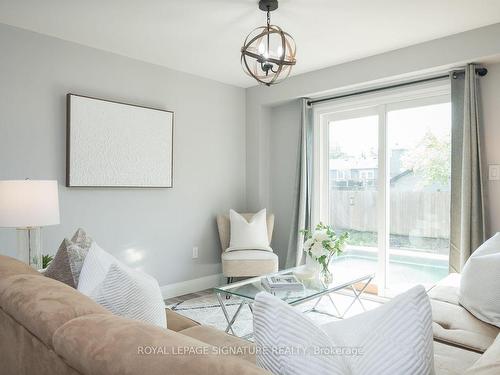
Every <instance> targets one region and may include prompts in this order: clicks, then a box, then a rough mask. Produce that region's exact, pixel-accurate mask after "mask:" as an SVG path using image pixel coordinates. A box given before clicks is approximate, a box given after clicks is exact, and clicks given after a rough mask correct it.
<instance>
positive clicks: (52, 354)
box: [0, 256, 500, 375]
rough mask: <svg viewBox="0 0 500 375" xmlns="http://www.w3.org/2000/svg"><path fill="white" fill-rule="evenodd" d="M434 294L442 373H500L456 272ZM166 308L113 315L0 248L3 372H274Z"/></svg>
mask: <svg viewBox="0 0 500 375" xmlns="http://www.w3.org/2000/svg"><path fill="white" fill-rule="evenodd" d="M455 282H456V280H455ZM430 295H431V298H432V304H433V310H434V314H435V315H436V318H435V320H436V322H435V323H434V325H435V327H434V328H435V330H434V332H435V335H436V340H439V341H436V342H435V367H436V373H437V374H461V373H464V372H465V371H466V370H467V369H469V368H470V369H469V370H468V372H467V373H469V374H491V375H493V374H500V363H499V361H500V339H499V338H498V337H496V336H498V331H499V330H498V328H496V327H492V326H490V325H487V324H485V323H482V322H479V321H477V319H475V318H474V317H472V316H471V315H470V314H469V313H468V312H466V311H465V310H463V309H462V308H461V307H460V306H459V305H458V302H457V299H456V285H455V286H453V283H451V285H450V280H447V281H446V282H445V283H443V284H440V285H438V286H436V287H435V288H433V289H432V290H431V291H430ZM166 316H167V326H168V329H162V328H159V327H156V326H152V325H148V324H144V323H141V322H138V321H134V320H130V319H125V318H120V317H117V316H114V315H112V314H111V313H109V312H108V311H106V310H104V309H103V308H102V307H101V306H99V305H98V304H96V303H95V302H94V301H92V300H91V299H89V298H88V297H86V296H84V295H83V294H81V293H79V292H78V291H76V290H75V289H73V288H71V287H69V286H67V285H65V284H62V283H60V282H58V281H55V280H52V279H49V278H47V277H44V276H42V275H40V274H39V273H38V272H36V271H34V270H33V269H31V268H30V267H28V266H27V265H25V264H24V263H21V262H19V261H17V260H15V259H13V258H9V257H5V256H0V348H1V350H0V373H1V374H8V375H10V374H26V375H28V374H37V375H49V374H50V375H59V374H86V375H115V374H116V375H118V374H120V375H126V374H136V375H157V374H158V375H159V374H211V375H215V374H238V375H247V374H248V375H253V374H255V375H257V374H269V373H268V372H267V371H265V370H263V369H261V368H259V367H257V366H256V365H255V357H254V353H253V350H251V349H252V348H253V344H252V343H250V342H248V341H245V340H242V339H238V338H236V337H233V336H230V335H227V334H225V333H224V332H221V331H218V330H215V329H213V328H210V327H206V326H201V325H199V324H198V323H196V322H194V321H192V320H190V319H187V318H185V317H183V316H181V315H179V314H177V313H175V312H173V311H170V310H168V309H167V311H166ZM495 337H496V339H495ZM221 348H225V349H227V348H233V349H237V350H235V351H234V352H233V353H227V352H225V351H224V352H222V351H221ZM193 350H194V352H193ZM483 352H484V354H482V353H483Z"/></svg>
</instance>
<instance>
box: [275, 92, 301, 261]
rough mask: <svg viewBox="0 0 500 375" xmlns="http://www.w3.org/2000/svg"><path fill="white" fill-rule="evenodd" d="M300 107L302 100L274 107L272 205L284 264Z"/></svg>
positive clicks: (298, 133)
mask: <svg viewBox="0 0 500 375" xmlns="http://www.w3.org/2000/svg"><path fill="white" fill-rule="evenodd" d="M300 111H301V103H300V102H299V101H298V100H294V101H292V102H289V103H285V104H283V105H280V106H277V107H274V108H271V109H270V112H271V114H270V116H271V120H270V121H271V126H270V129H269V144H270V145H271V147H270V159H269V171H270V178H269V183H270V186H269V209H270V211H272V212H273V213H274V215H275V227H274V234H273V249H274V251H275V252H277V253H278V256H279V260H280V266H281V267H283V266H284V264H285V260H286V252H287V248H288V240H289V236H290V227H291V223H292V216H293V201H294V195H295V194H296V181H297V180H296V179H297V163H298V161H297V160H298V156H299V147H298V146H299V139H300V117H301V115H300Z"/></svg>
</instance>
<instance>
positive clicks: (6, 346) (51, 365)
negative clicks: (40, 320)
mask: <svg viewBox="0 0 500 375" xmlns="http://www.w3.org/2000/svg"><path fill="white" fill-rule="evenodd" d="M0 348H1V353H0V374H5V375H14V374H19V375H21V374H22V375H30V374H36V375H81V374H80V373H78V372H76V371H75V370H73V369H72V368H71V367H69V366H68V365H67V364H66V363H65V362H64V361H63V359H62V358H61V357H59V356H58V355H57V354H56V353H55V352H54V351H53V350H49V349H47V346H46V345H45V344H44V343H43V342H41V341H40V340H38V339H37V338H36V337H34V336H33V335H32V334H31V332H29V331H28V330H27V329H26V328H24V327H23V326H22V325H20V324H19V323H18V322H17V321H16V320H15V319H14V318H13V317H11V316H10V315H9V314H7V313H6V312H4V311H3V310H2V309H0Z"/></svg>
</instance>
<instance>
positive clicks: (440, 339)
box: [428, 273, 500, 375]
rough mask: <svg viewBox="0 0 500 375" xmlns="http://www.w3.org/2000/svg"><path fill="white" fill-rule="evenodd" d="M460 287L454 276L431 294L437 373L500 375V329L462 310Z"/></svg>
mask: <svg viewBox="0 0 500 375" xmlns="http://www.w3.org/2000/svg"><path fill="white" fill-rule="evenodd" d="M459 286H460V275H459V274H456V273H452V274H450V275H449V276H448V277H446V278H445V279H444V280H442V281H441V282H439V283H438V284H437V285H436V286H434V287H433V288H432V289H431V290H429V292H428V294H429V297H430V299H431V305H432V319H433V323H432V324H433V331H434V342H435V345H434V360H435V368H436V373H437V374H463V373H467V374H491V375H494V374H500V328H498V327H495V326H492V325H490V324H488V323H485V322H483V321H481V320H479V319H477V318H475V317H474V316H473V315H472V314H471V313H469V312H468V311H467V310H466V309H464V308H463V307H462V306H460V304H459V303H458V289H459ZM483 353H484V354H483Z"/></svg>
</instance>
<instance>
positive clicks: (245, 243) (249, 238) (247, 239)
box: [226, 208, 273, 251]
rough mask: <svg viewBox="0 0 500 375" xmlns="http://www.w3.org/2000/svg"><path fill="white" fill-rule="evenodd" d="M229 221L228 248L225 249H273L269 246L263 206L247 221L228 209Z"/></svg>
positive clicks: (265, 214)
mask: <svg viewBox="0 0 500 375" xmlns="http://www.w3.org/2000/svg"><path fill="white" fill-rule="evenodd" d="M229 221H230V225H231V229H230V232H231V239H230V242H229V248H228V249H227V250H226V251H233V250H266V251H273V250H272V249H271V248H270V247H269V237H268V233H267V213H266V209H265V208H264V209H263V210H260V211H259V212H257V213H256V214H255V215H253V216H252V218H251V219H250V220H248V221H247V220H246V219H245V218H244V217H243V216H241V215H240V214H239V213H237V212H236V211H234V210H229Z"/></svg>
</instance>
